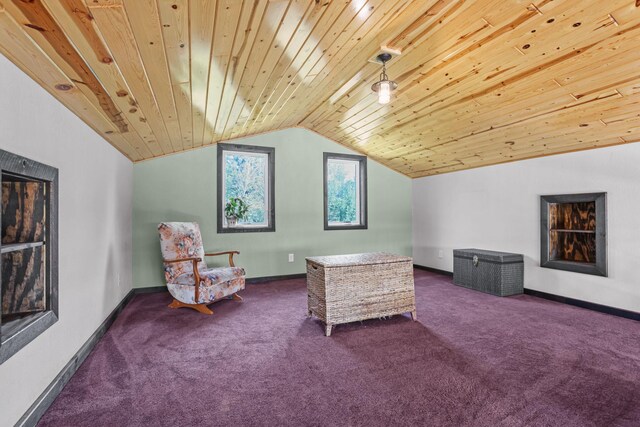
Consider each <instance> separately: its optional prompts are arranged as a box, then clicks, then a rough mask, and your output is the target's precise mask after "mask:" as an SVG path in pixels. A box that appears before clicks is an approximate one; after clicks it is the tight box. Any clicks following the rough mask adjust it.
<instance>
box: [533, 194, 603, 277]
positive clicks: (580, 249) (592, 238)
mask: <svg viewBox="0 0 640 427" xmlns="http://www.w3.org/2000/svg"><path fill="white" fill-rule="evenodd" d="M540 223H541V226H540V252H541V253H540V265H541V266H542V267H546V268H555V269H558V270H566V271H573V272H576V273H584V274H594V275H597V276H607V193H584V194H561V195H549V196H541V197H540Z"/></svg>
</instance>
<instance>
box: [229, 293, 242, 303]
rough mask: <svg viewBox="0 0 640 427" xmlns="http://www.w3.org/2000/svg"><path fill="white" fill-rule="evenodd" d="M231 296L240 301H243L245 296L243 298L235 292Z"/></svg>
mask: <svg viewBox="0 0 640 427" xmlns="http://www.w3.org/2000/svg"><path fill="white" fill-rule="evenodd" d="M231 297H232V298H233V299H234V300H235V301H238V302H241V301H243V298H242V297H241V296H240V295H238V294H233V295H231Z"/></svg>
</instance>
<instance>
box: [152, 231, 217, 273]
mask: <svg viewBox="0 0 640 427" xmlns="http://www.w3.org/2000/svg"><path fill="white" fill-rule="evenodd" d="M158 233H159V234H160V251H161V252H162V259H163V260H164V261H169V260H174V259H185V258H196V257H197V258H200V259H201V260H202V261H201V262H200V263H199V264H198V270H204V269H206V268H207V264H206V263H205V261H204V246H203V244H202V235H201V234H200V226H199V225H198V224H197V223H195V222H163V223H160V224H159V225H158ZM185 273H188V274H192V273H193V263H191V262H176V263H166V262H165V263H164V277H165V279H166V280H167V283H171V282H172V280H173V279H175V278H176V277H178V276H180V275H182V274H185Z"/></svg>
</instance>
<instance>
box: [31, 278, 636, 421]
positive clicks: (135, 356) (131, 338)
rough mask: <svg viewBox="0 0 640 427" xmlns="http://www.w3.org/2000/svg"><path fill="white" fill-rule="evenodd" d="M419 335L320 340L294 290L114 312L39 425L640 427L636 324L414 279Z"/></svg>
mask: <svg viewBox="0 0 640 427" xmlns="http://www.w3.org/2000/svg"><path fill="white" fill-rule="evenodd" d="M415 279H416V298H417V307H418V322H413V321H411V320H410V318H409V317H408V316H395V317H392V318H390V319H382V320H371V321H366V322H362V323H360V322H358V323H353V324H349V325H341V326H338V327H337V328H335V329H334V332H333V335H332V336H331V337H330V338H327V337H325V336H324V335H323V326H322V324H321V323H320V322H319V321H318V320H317V319H308V318H307V317H306V287H305V281H304V279H294V280H282V281H274V282H269V283H263V284H256V285H248V286H247V289H246V290H245V291H244V292H243V294H242V295H243V297H244V299H245V300H244V302H242V303H238V302H235V301H230V300H225V301H221V302H219V303H216V304H214V305H213V306H211V307H212V308H213V310H214V312H215V314H214V315H213V316H204V315H202V314H199V313H196V312H195V311H192V310H188V309H179V310H170V309H168V308H166V305H167V304H168V303H169V302H170V297H169V296H168V294H166V293H157V294H141V295H137V296H135V298H134V299H133V301H132V302H131V303H130V304H129V305H128V306H127V307H126V308H125V310H124V311H123V312H122V314H121V315H120V317H118V319H117V320H116V322H115V323H114V324H113V326H112V327H111V329H110V330H109V331H108V332H107V334H106V335H105V336H104V338H103V339H102V340H101V341H100V342H99V343H98V345H97V346H96V348H95V349H94V351H93V352H92V353H91V354H90V355H89V357H88V358H87V360H86V361H85V363H84V364H83V365H82V366H81V367H80V369H79V370H78V372H77V373H76V374H75V376H74V377H73V378H72V379H71V381H70V382H69V383H68V384H67V386H66V387H65V388H64V390H63V391H62V393H61V394H60V395H59V396H58V398H57V399H56V400H55V402H54V403H53V405H52V406H51V407H50V409H49V410H48V411H47V412H46V414H45V415H44V417H43V418H42V419H41V421H40V423H39V425H40V426H41V427H44V426H92V427H96V426H232V425H233V426H263V425H264V426H392V425H429V426H563V427H570V426H581V427H583V426H639V425H640V324H639V323H638V322H635V321H633V320H627V319H622V318H618V317H614V316H609V315H606V314H600V313H596V312H593V311H588V310H584V309H581V308H576V307H571V306H567V305H563V304H559V303H555V302H551V301H547V300H543V299H539V298H535V297H532V296H528V295H519V296H515V297H509V298H499V297H494V296H491V295H486V294H483V293H480V292H475V291H471V290H467V289H464V288H460V287H457V286H454V285H453V284H452V283H451V279H450V278H448V277H445V276H441V275H436V274H433V273H428V272H425V271H419V270H416V272H415Z"/></svg>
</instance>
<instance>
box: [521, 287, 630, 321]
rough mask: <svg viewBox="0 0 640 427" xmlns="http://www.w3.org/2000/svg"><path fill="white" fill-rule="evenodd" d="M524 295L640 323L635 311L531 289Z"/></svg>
mask: <svg viewBox="0 0 640 427" xmlns="http://www.w3.org/2000/svg"><path fill="white" fill-rule="evenodd" d="M524 293H525V294H527V295H531V296H534V297H538V298H544V299H548V300H551V301H555V302H560V303H563V304H569V305H573V306H576V307H580V308H586V309H588V310H593V311H598V312H600V313H605V314H611V315H613V316H618V317H624V318H625V319H631V320H638V321H640V313H636V312H635V311H629V310H623V309H621V308H615V307H609V306H608V305H602V304H596V303H594V302H588V301H582V300H579V299H574V298H569V297H563V296H560V295H554V294H548V293H546V292H542V291H536V290H533V289H527V288H525V289H524Z"/></svg>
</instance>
